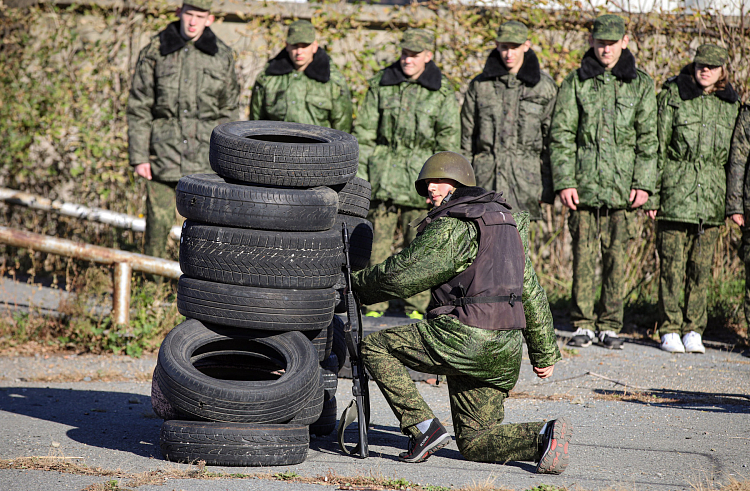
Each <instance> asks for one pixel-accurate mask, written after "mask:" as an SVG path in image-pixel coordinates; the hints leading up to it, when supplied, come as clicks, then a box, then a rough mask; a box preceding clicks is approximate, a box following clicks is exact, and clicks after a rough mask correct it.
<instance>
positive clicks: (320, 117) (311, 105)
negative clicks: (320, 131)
mask: <svg viewBox="0 0 750 491" xmlns="http://www.w3.org/2000/svg"><path fill="white" fill-rule="evenodd" d="M305 102H306V103H307V110H308V111H310V115H311V116H312V117H313V120H314V121H315V123H314V124H317V125H319V126H326V127H328V126H330V124H331V123H330V119H331V110H332V109H333V103H332V102H331V100H330V99H329V98H328V97H323V96H320V95H308V96H307V98H306V99H305Z"/></svg>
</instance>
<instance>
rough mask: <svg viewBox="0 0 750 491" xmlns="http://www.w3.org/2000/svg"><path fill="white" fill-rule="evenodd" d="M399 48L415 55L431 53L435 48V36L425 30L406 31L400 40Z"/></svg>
mask: <svg viewBox="0 0 750 491" xmlns="http://www.w3.org/2000/svg"><path fill="white" fill-rule="evenodd" d="M401 47H402V48H403V49H408V50H409V51H414V52H415V53H421V52H422V51H426V50H427V51H432V50H433V49H434V47H435V36H433V35H432V33H431V32H430V31H428V30H427V29H407V30H406V32H405V33H404V37H403V38H402V39H401Z"/></svg>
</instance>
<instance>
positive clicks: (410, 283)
mask: <svg viewBox="0 0 750 491" xmlns="http://www.w3.org/2000/svg"><path fill="white" fill-rule="evenodd" d="M513 218H514V219H515V220H516V224H517V225H518V231H519V233H520V235H521V240H522V242H523V247H524V250H525V251H527V254H526V267H525V269H524V282H523V298H522V300H523V308H524V314H525V316H526V329H524V330H523V331H522V332H523V337H524V338H525V339H526V344H527V345H528V349H529V359H530V360H531V364H532V365H533V366H535V367H539V368H543V367H548V366H551V365H554V364H555V363H557V362H558V361H560V359H561V356H560V350H559V348H558V347H557V342H556V338H555V330H554V326H553V324H552V313H551V312H550V308H549V303H548V302H547V294H546V293H545V292H544V289H543V288H542V286H541V285H540V284H539V281H538V279H537V276H536V272H535V271H534V267H533V266H532V264H531V260H530V258H529V255H528V231H529V214H528V212H520V213H514V214H513ZM477 232H478V229H477V226H476V225H475V224H474V223H473V222H472V221H464V220H460V219H458V218H451V217H447V218H440V219H438V220H435V221H433V222H432V223H430V224H429V225H428V226H427V227H426V228H425V229H424V230H423V231H422V233H421V234H419V235H418V236H417V238H416V239H415V240H414V241H413V242H412V243H411V244H409V246H408V247H407V248H406V249H404V250H402V251H401V252H399V253H398V254H396V255H394V256H391V257H390V258H388V259H387V260H385V261H384V262H382V263H380V264H378V265H375V266H371V267H369V268H366V269H363V270H362V271H358V272H356V273H353V274H352V287H353V289H354V290H355V291H356V292H357V294H358V295H359V298H360V300H362V302H363V303H364V304H368V305H369V304H373V303H377V302H383V301H386V300H390V299H393V298H407V297H410V296H412V295H414V294H416V293H419V292H421V291H424V290H427V289H430V288H432V287H435V286H438V285H441V284H443V283H445V282H446V281H448V280H449V279H451V278H452V277H454V276H455V275H457V274H458V273H460V272H462V271H464V270H465V269H466V268H467V267H469V265H470V264H471V262H472V261H473V260H474V259H475V258H476V257H477V251H478V247H479V239H478V236H477ZM424 322H426V323H427V324H428V325H429V326H431V327H432V328H434V330H435V331H440V332H446V333H449V334H450V336H451V337H452V338H453V339H458V340H461V341H460V342H463V343H465V344H467V346H465V348H466V349H469V348H471V346H469V345H471V344H473V343H472V341H474V342H476V341H477V340H481V339H484V338H485V337H486V336H490V335H491V336H495V335H496V333H502V334H500V335H502V336H507V337H508V338H510V339H512V340H515V341H514V342H508V343H507V345H506V352H505V353H504V355H506V356H503V357H500V358H497V359H493V360H492V362H491V363H489V364H488V366H487V371H486V373H478V374H477V377H478V378H481V379H483V380H486V381H490V382H492V383H494V384H496V385H497V386H499V387H500V388H503V389H506V390H510V389H512V388H513V386H514V385H515V384H516V381H517V380H518V370H519V367H520V361H521V351H522V346H521V336H518V331H488V330H484V329H477V328H475V327H470V326H466V325H463V324H461V323H460V322H458V321H457V320H456V319H454V318H453V317H450V316H446V315H440V316H438V317H436V318H434V319H431V320H428V321H424ZM446 336H447V334H446ZM446 336H437V337H443V338H445V337H446ZM448 341H449V340H445V339H443V342H448Z"/></svg>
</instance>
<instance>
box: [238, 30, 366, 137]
mask: <svg viewBox="0 0 750 491" xmlns="http://www.w3.org/2000/svg"><path fill="white" fill-rule="evenodd" d="M258 119H267V120H272V121H293V122H295V123H304V124H314V125H316V126H323V127H326V128H334V129H337V130H341V131H346V132H347V133H348V132H350V131H351V129H352V97H351V94H350V93H349V87H348V86H347V84H346V80H345V79H344V76H343V75H342V74H341V72H339V71H338V69H337V68H336V65H334V64H333V62H332V61H331V59H330V58H329V57H328V54H327V53H326V52H325V50H324V49H321V48H319V46H318V42H317V41H316V40H315V29H314V27H313V25H312V24H311V23H310V21H307V20H298V21H297V22H294V23H292V25H290V26H289V32H288V34H287V40H286V48H284V49H283V50H281V52H280V53H279V54H278V55H276V57H275V58H273V59H272V60H271V61H269V62H268V64H267V65H266V67H265V69H264V70H263V72H262V73H261V74H260V75H258V78H257V79H256V80H255V86H254V87H253V97H252V100H251V101H250V120H258Z"/></svg>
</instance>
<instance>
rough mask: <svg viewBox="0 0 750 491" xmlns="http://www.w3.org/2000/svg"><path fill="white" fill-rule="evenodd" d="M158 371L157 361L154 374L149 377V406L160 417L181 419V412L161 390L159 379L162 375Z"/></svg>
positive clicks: (159, 370)
mask: <svg viewBox="0 0 750 491" xmlns="http://www.w3.org/2000/svg"><path fill="white" fill-rule="evenodd" d="M160 373H161V369H160V368H159V364H158V363H157V364H156V367H154V375H153V377H152V379H151V408H152V409H153V410H154V414H156V415H157V416H159V417H160V418H161V419H164V420H167V419H181V416H182V414H180V412H179V411H177V408H176V407H174V405H173V404H172V403H171V402H169V399H167V398H166V397H165V396H164V392H162V390H161V387H160V386H159V379H160V378H161V377H163V375H161V374H160Z"/></svg>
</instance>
